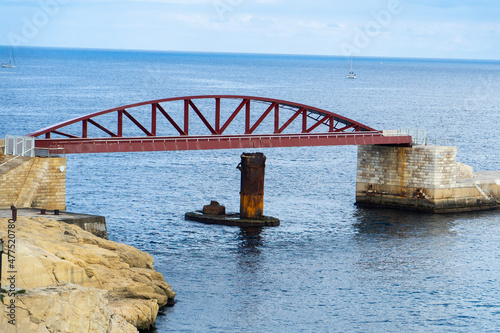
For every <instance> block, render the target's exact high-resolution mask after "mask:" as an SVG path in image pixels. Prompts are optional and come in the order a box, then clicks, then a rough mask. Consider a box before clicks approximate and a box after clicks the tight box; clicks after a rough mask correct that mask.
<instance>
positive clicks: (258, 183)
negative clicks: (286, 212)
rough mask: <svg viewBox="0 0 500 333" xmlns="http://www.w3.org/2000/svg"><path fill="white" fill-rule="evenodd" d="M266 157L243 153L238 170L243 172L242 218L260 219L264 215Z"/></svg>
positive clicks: (261, 154) (241, 192)
mask: <svg viewBox="0 0 500 333" xmlns="http://www.w3.org/2000/svg"><path fill="white" fill-rule="evenodd" d="M265 168H266V157H265V156H264V154H263V153H250V154H248V153H243V154H242V155H241V163H240V165H238V169H239V170H240V171H241V191H240V217H241V218H250V219H259V218H262V216H263V215H264V172H265Z"/></svg>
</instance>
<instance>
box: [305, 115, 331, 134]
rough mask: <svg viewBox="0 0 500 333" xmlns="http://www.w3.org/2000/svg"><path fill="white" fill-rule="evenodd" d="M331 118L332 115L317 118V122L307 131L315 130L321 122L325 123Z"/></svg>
mask: <svg viewBox="0 0 500 333" xmlns="http://www.w3.org/2000/svg"><path fill="white" fill-rule="evenodd" d="M329 119H330V120H331V119H332V116H324V117H323V118H321V119H320V120H317V119H315V120H316V123H315V124H314V125H312V126H311V127H309V128H307V129H306V131H305V133H311V132H312V131H314V130H315V129H316V128H318V127H319V126H320V125H321V124H324V123H325V122H326V121H327V120H329ZM330 132H331V131H330Z"/></svg>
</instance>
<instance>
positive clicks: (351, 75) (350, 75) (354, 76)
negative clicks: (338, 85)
mask: <svg viewBox="0 0 500 333" xmlns="http://www.w3.org/2000/svg"><path fill="white" fill-rule="evenodd" d="M347 78H348V79H355V78H356V74H354V72H353V71H352V54H351V71H350V72H349V74H347Z"/></svg>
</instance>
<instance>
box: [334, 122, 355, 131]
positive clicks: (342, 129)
mask: <svg viewBox="0 0 500 333" xmlns="http://www.w3.org/2000/svg"><path fill="white" fill-rule="evenodd" d="M353 127H356V124H350V125H347V126H344V127H342V128H339V129H336V130H335V131H334V132H343V131H345V130H347V129H349V128H353Z"/></svg>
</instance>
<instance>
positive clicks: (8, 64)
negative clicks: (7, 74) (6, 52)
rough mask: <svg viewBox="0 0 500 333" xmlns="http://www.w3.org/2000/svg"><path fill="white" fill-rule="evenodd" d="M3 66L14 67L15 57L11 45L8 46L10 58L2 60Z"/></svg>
mask: <svg viewBox="0 0 500 333" xmlns="http://www.w3.org/2000/svg"><path fill="white" fill-rule="evenodd" d="M2 67H3V68H14V67H16V59H15V58H14V51H13V50H12V45H11V46H10V59H9V62H8V63H6V62H4V63H3V64H2Z"/></svg>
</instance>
